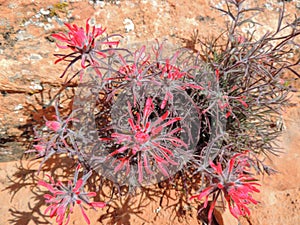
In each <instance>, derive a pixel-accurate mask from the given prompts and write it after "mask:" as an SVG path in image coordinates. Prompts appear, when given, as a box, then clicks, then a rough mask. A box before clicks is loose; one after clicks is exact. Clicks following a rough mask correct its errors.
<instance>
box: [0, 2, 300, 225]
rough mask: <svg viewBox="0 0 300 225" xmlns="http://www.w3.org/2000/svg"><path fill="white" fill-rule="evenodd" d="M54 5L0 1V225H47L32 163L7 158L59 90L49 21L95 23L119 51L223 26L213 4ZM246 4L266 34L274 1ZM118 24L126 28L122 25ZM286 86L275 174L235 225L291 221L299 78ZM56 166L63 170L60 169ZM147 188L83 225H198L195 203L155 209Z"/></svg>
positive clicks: (168, 200) (299, 136)
mask: <svg viewBox="0 0 300 225" xmlns="http://www.w3.org/2000/svg"><path fill="white" fill-rule="evenodd" d="M59 2H60V1H54V0H49V1H34V0H32V1H28V0H19V1H18V0H11V1H5V0H0V9H1V17H0V67H1V71H0V92H1V94H0V102H1V104H0V159H1V160H0V161H7V162H2V163H0V199H1V202H2V204H1V205H0V224H1V225H2V224H3V225H6V224H15V225H33V224H51V222H53V221H54V220H53V219H50V218H48V217H44V216H43V214H42V213H43V211H44V209H45V205H44V204H43V201H42V200H43V198H42V196H41V195H40V193H39V192H38V191H39V189H38V188H37V187H36V184H35V182H37V177H35V172H36V170H37V165H36V164H35V165H32V162H28V161H23V165H22V166H24V168H25V169H22V166H21V164H20V162H19V161H18V160H16V156H17V157H19V155H18V154H19V153H20V152H23V151H24V150H26V148H27V145H26V143H28V137H29V134H28V131H29V126H30V124H31V123H37V122H39V121H41V119H42V118H41V115H46V116H47V115H51V109H50V110H44V109H43V107H42V106H43V105H45V104H46V103H47V102H48V101H49V99H51V97H53V95H54V94H55V93H57V91H58V90H59V88H60V87H61V82H62V81H61V80H60V79H59V78H58V77H59V75H60V73H61V72H62V71H61V68H62V67H61V65H54V64H53V62H54V61H55V57H54V56H53V53H54V52H55V51H57V49H56V47H55V43H54V42H53V39H51V37H50V35H51V34H52V33H53V32H58V31H59V30H63V29H64V28H63V26H62V25H60V24H59V19H55V17H53V16H57V18H60V19H63V18H66V17H67V18H69V19H70V20H73V22H74V23H78V24H82V25H84V22H85V20H86V18H88V17H92V18H95V19H96V21H97V23H100V24H102V25H103V26H104V27H107V31H108V33H115V32H116V33H120V34H122V35H124V37H125V38H124V39H123V41H122V43H123V44H131V43H134V42H149V41H152V40H154V39H155V38H159V39H163V38H167V39H168V41H169V42H170V43H171V44H174V45H178V46H192V45H193V42H192V41H191V40H192V37H191V36H192V34H193V32H194V31H195V30H196V29H198V30H199V37H202V38H207V37H210V36H211V35H213V34H216V33H218V32H219V31H220V30H221V29H222V24H224V23H223V22H222V21H223V19H224V18H223V17H222V16H221V15H220V14H219V13H217V12H216V11H215V10H212V9H211V8H210V7H209V6H210V5H211V4H213V5H215V6H216V3H218V2H222V1H217V0H195V1H187V0H182V1H176V0H164V1H158V0H132V1H108V2H110V3H100V1H99V4H98V5H94V6H93V5H92V4H90V3H88V2H87V1H80V0H77V1H68V3H59ZM250 2H251V4H256V5H258V6H262V7H263V8H264V9H265V11H264V12H263V13H262V14H261V15H260V16H259V17H258V18H257V20H258V21H259V22H260V23H261V24H264V26H261V27H260V28H259V30H258V35H259V34H261V33H262V32H263V31H266V30H274V29H275V27H276V25H277V20H276V18H277V16H278V12H277V9H278V8H279V7H280V4H281V3H280V2H281V1H263V0H254V1H246V4H250ZM297 7H298V8H297ZM299 8H300V2H299V0H294V1H286V11H287V12H288V13H289V14H290V16H293V15H294V14H298V15H299ZM290 18H292V17H290ZM125 19H129V20H127V22H128V21H129V22H128V23H131V22H132V24H133V25H134V26H132V24H131V25H130V24H129V25H128V24H124V23H125V22H126V20H125ZM130 21H131V22H130ZM126 29H127V30H126ZM194 47H196V48H197V47H199V46H198V45H196V46H194ZM295 57H299V56H295ZM293 85H294V87H295V88H294V89H295V92H293V97H292V102H293V103H295V106H294V107H290V108H288V109H286V112H285V113H284V114H283V125H284V126H285V127H286V129H285V131H284V133H283V135H282V137H281V138H280V139H279V140H278V143H279V145H280V146H282V147H283V152H284V153H283V154H281V155H280V156H279V157H271V159H267V160H268V161H269V163H270V164H271V165H273V167H274V168H275V169H277V170H278V171H279V173H278V174H276V175H273V176H270V177H269V176H267V175H265V176H261V177H259V179H260V181H261V184H262V187H261V193H260V194H259V195H257V196H256V198H257V199H259V201H260V204H259V205H257V206H254V207H252V214H251V217H249V218H242V219H241V221H240V222H241V224H243V225H247V224H249V225H266V224H272V225H277V224H278V225H282V224H285V225H296V224H300V217H299V210H300V184H299V180H300V163H299V162H300V160H299V157H300V156H299V149H300V141H299V140H300V107H299V103H300V93H299V90H300V83H299V80H298V81H295V82H294V83H293ZM30 118H33V120H31V119H30ZM62 163H63V162H62ZM61 166H62V168H63V169H67V168H68V166H69V165H68V164H61ZM62 174H63V170H62ZM40 176H42V174H41V175H40ZM157 191H159V190H157V189H151V188H149V190H148V191H145V192H142V193H140V192H138V193H137V194H136V195H135V196H134V197H121V199H120V200H118V201H117V200H115V201H113V202H111V207H109V208H107V209H104V210H98V212H94V211H92V210H90V211H88V214H89V216H90V218H91V224H116V225H121V224H124V225H127V224H135V225H139V224H145V225H146V224H161V225H165V224H201V222H200V221H198V220H197V216H196V214H197V210H196V208H197V206H196V205H195V204H192V205H191V207H190V206H189V205H187V204H184V203H182V205H180V203H181V201H180V199H179V196H176V194H175V192H165V193H164V195H165V197H164V199H163V201H162V202H160V200H161V197H160V196H161V193H160V194H157ZM216 217H217V218H218V222H219V224H220V225H221V224H226V225H227V224H229V225H235V224H238V223H237V221H235V220H234V219H233V218H232V217H231V215H229V213H228V212H225V213H223V214H222V216H220V215H216ZM72 218H73V219H72V221H71V223H70V224H78V225H79V224H84V221H83V219H82V216H81V213H74V215H73V217H72Z"/></svg>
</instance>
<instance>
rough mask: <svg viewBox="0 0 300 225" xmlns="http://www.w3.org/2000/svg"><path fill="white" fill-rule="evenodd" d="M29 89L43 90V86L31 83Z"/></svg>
mask: <svg viewBox="0 0 300 225" xmlns="http://www.w3.org/2000/svg"><path fill="white" fill-rule="evenodd" d="M30 84H31V85H30V86H29V88H31V89H33V90H43V87H42V85H41V84H40V83H39V82H31V83H30Z"/></svg>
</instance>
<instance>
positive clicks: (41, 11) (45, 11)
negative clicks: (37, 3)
mask: <svg viewBox="0 0 300 225" xmlns="http://www.w3.org/2000/svg"><path fill="white" fill-rule="evenodd" d="M40 13H41V14H42V15H44V16H47V15H49V14H50V10H48V9H46V10H45V9H43V8H41V9H40Z"/></svg>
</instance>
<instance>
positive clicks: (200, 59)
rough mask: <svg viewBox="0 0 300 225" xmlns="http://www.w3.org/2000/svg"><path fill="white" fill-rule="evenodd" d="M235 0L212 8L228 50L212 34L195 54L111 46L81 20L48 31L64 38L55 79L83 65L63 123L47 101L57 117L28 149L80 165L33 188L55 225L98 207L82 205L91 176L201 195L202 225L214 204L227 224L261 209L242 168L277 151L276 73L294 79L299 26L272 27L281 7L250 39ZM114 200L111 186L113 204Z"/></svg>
mask: <svg viewBox="0 0 300 225" xmlns="http://www.w3.org/2000/svg"><path fill="white" fill-rule="evenodd" d="M243 2H244V1H243V0H242V1H234V0H232V1H229V0H227V1H226V7H227V8H225V9H223V8H217V10H219V11H221V12H222V13H225V14H226V15H228V16H229V17H230V18H231V24H230V26H228V29H227V30H226V31H225V32H224V33H223V36H222V37H223V38H224V40H225V43H224V40H222V41H221V40H220V39H219V38H216V39H215V40H214V41H213V42H209V43H204V42H203V41H201V40H200V39H199V38H198V37H197V36H195V37H194V44H196V43H198V42H199V43H201V44H202V49H200V50H199V49H195V48H193V49H186V48H182V49H177V50H176V51H173V52H172V53H169V54H168V55H167V56H165V55H164V54H163V53H164V51H165V45H164V42H163V43H159V41H156V42H155V43H154V44H153V46H152V48H150V50H149V49H148V48H147V46H145V45H142V46H140V47H138V48H137V49H136V50H135V51H131V49H127V48H117V46H118V45H119V44H120V43H119V40H112V39H113V38H116V37H121V35H116V34H114V35H110V36H105V37H103V38H102V39H101V38H100V37H101V36H102V35H103V34H104V31H105V29H103V28H96V26H92V25H90V19H88V20H87V21H86V25H85V29H84V28H82V27H78V26H77V25H75V24H74V25H71V24H68V23H66V24H65V25H66V26H67V28H68V29H69V32H68V33H67V34H64V33H58V34H53V37H54V38H56V39H57V40H58V41H61V42H64V43H66V45H64V46H62V45H57V46H58V47H59V48H63V49H68V50H71V53H68V54H55V56H57V57H58V58H59V59H58V60H56V61H55V63H58V62H61V61H67V62H69V64H68V66H67V67H66V68H65V70H64V72H63V73H62V75H61V77H63V76H64V75H65V74H66V72H67V71H70V70H71V69H73V67H75V65H74V64H75V63H76V62H77V61H81V63H80V64H81V67H80V69H79V70H78V71H76V70H75V72H74V71H73V70H71V73H72V72H74V73H73V74H72V78H71V79H75V77H76V76H77V75H79V85H78V87H76V88H77V89H76V90H77V91H78V93H79V94H77V95H75V96H74V101H73V102H74V104H73V109H72V113H71V114H69V115H67V116H66V117H63V116H61V115H60V112H59V107H58V105H59V103H57V104H56V105H55V108H56V116H55V117H53V119H51V120H46V122H45V126H43V127H41V128H40V129H39V130H38V131H36V132H35V134H36V139H35V142H36V143H35V145H34V149H32V150H29V151H27V152H28V153H29V152H35V153H37V158H43V160H42V164H43V163H46V161H47V160H48V159H49V158H51V157H53V156H54V155H56V154H60V155H61V156H67V157H69V158H71V159H72V160H74V161H75V162H76V163H78V164H79V165H80V166H81V167H82V168H83V170H84V174H85V175H83V176H82V178H80V179H78V174H79V168H80V166H78V167H77V168H76V170H75V175H74V179H73V182H72V181H70V182H68V184H67V185H65V184H63V183H62V182H56V183H55V182H54V180H53V179H52V178H51V177H50V176H48V177H49V179H50V183H47V182H45V181H40V182H39V184H40V185H41V186H44V187H46V188H47V189H48V190H49V191H50V192H51V194H46V195H45V198H46V202H47V203H49V204H50V206H49V207H48V208H47V210H46V213H47V212H50V216H51V217H53V216H56V222H57V223H58V224H63V222H64V218H66V221H65V224H68V222H69V220H70V213H71V212H72V211H73V207H74V205H75V204H77V205H79V207H80V208H81V210H82V213H83V216H84V218H85V220H86V222H87V223H88V224H89V223H90V221H89V219H88V218H87V216H86V214H85V211H84V208H83V204H82V203H84V204H86V205H88V206H91V207H92V208H96V207H98V208H103V207H105V206H106V203H103V202H90V201H89V197H94V196H95V195H96V193H95V192H86V191H85V190H84V185H85V183H86V182H87V180H88V179H89V178H90V176H91V174H92V171H94V172H98V174H99V176H100V177H101V179H107V178H108V179H109V180H111V181H113V183H114V186H116V187H117V189H118V190H121V187H123V186H127V187H129V188H128V189H129V190H132V188H134V187H138V186H144V185H148V184H150V183H151V184H153V183H155V184H157V183H158V186H159V187H160V186H161V183H162V182H169V184H172V186H173V187H174V186H175V187H178V186H181V187H182V189H181V191H182V190H183V192H184V193H186V195H185V197H186V199H187V201H188V200H192V199H195V198H197V199H198V200H202V198H205V200H204V206H203V208H202V209H200V211H202V210H203V209H205V208H207V207H208V201H209V199H211V200H212V203H211V205H210V207H209V210H208V215H207V217H208V221H209V223H212V215H213V211H214V210H215V206H216V204H217V201H218V200H219V199H220V198H221V199H225V201H226V202H227V203H228V207H229V209H230V212H231V214H232V215H233V216H234V217H236V218H239V216H247V215H250V210H249V208H248V207H249V204H257V203H258V202H257V201H256V200H254V198H253V197H252V194H253V193H254V192H259V190H258V189H257V186H259V184H258V183H257V180H256V179H255V178H254V174H251V173H250V171H256V172H257V173H263V172H266V173H269V171H270V170H269V169H268V168H269V167H268V166H266V165H265V164H264V162H263V160H260V156H261V155H265V154H268V153H275V154H276V153H277V149H276V148H275V147H274V145H272V141H274V140H275V138H277V137H278V135H279V134H280V130H278V127H277V126H276V125H274V121H273V118H275V119H277V118H278V117H277V116H278V114H279V113H280V110H281V109H282V107H283V106H286V105H288V101H287V95H288V93H289V87H287V86H286V85H285V83H284V82H282V78H281V75H282V74H281V72H282V71H284V70H289V71H292V72H293V73H295V74H296V75H297V76H299V77H300V75H299V74H298V73H297V72H296V71H295V70H294V69H293V67H294V66H295V65H297V63H299V61H298V62H297V63H289V62H287V61H285V60H281V58H284V57H286V56H287V54H289V53H290V51H291V48H288V46H289V45H290V44H292V45H293V44H295V43H293V40H294V39H295V37H297V36H298V35H300V31H299V29H298V27H297V26H296V25H295V24H293V23H292V24H289V25H286V26H283V27H282V26H281V24H282V20H283V18H284V15H283V11H282V12H280V17H279V22H278V27H277V30H276V31H275V32H273V33H271V32H269V33H267V34H265V35H264V36H262V38H260V39H258V40H257V39H255V38H254V32H253V33H248V34H244V33H242V31H241V30H242V29H241V28H242V26H243V25H244V24H247V23H249V22H252V23H253V24H255V22H253V21H251V17H250V18H247V15H248V14H247V13H248V12H252V11H256V10H258V9H257V8H253V9H252V8H247V9H246V8H243V6H242V4H243ZM288 29H291V32H290V33H289V34H287V35H285V36H281V32H282V31H284V30H288ZM276 41H277V42H278V41H279V42H280V43H279V44H274V43H276ZM83 75H85V76H83ZM270 111H271V112H270ZM42 164H41V167H40V169H42ZM170 186H171V185H170ZM199 190H200V191H199ZM114 194H115V193H114V189H113V191H112V196H111V198H113V195H114ZM163 196H164V195H163ZM222 197H223V198H222ZM108 204H109V203H108Z"/></svg>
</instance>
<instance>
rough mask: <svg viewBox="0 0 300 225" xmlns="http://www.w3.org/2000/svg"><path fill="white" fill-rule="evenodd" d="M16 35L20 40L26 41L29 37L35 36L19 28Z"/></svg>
mask: <svg viewBox="0 0 300 225" xmlns="http://www.w3.org/2000/svg"><path fill="white" fill-rule="evenodd" d="M16 37H17V39H18V41H25V40H28V39H32V38H33V37H34V36H32V35H31V34H29V33H27V32H26V31H24V30H19V31H18V32H17V35H16Z"/></svg>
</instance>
